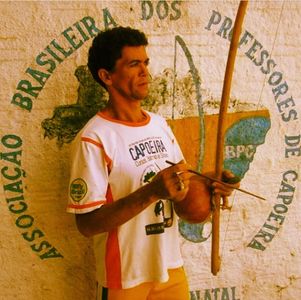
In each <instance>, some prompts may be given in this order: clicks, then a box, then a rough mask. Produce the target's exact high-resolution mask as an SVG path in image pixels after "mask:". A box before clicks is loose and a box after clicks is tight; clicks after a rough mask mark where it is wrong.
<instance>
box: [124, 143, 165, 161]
mask: <svg viewBox="0 0 301 300" xmlns="http://www.w3.org/2000/svg"><path fill="white" fill-rule="evenodd" d="M129 152H130V154H131V157H132V159H133V160H134V161H136V160H137V159H140V158H142V157H145V156H146V155H151V154H156V153H162V152H167V150H166V148H165V146H164V144H163V142H162V140H158V139H156V140H147V141H145V142H143V143H139V144H137V145H134V146H133V147H130V148H129Z"/></svg>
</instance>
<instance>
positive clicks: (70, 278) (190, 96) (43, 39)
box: [0, 0, 301, 300]
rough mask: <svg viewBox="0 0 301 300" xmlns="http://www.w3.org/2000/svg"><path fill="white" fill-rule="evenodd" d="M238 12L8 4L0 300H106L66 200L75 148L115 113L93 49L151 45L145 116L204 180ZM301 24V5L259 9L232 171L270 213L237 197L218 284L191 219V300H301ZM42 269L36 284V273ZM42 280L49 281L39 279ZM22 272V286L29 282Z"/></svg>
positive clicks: (244, 66) (249, 33) (242, 54)
mask: <svg viewBox="0 0 301 300" xmlns="http://www.w3.org/2000/svg"><path fill="white" fill-rule="evenodd" d="M237 4H238V2H235V1H234V2H229V1H223V2H221V1H217V2H212V1H209V2H205V1H150V0H149V1H114V2H110V1H97V2H89V3H85V2H76V1H74V2H64V1H63V2H62V3H58V2H43V3H41V2H28V3H22V2H18V3H17V4H13V3H12V2H9V1H7V2H3V3H1V4H0V7H1V8H2V10H1V12H0V13H1V15H2V17H3V20H4V21H5V22H6V24H12V23H14V27H12V26H9V25H5V26H4V27H3V29H1V31H2V30H3V32H1V34H2V36H3V37H4V38H1V39H0V45H1V44H2V46H1V47H0V51H1V53H2V63H1V71H2V72H0V76H1V81H2V82H3V83H4V85H3V90H2V92H1V93H0V95H1V104H2V107H3V110H2V111H1V112H0V114H1V116H0V117H1V118H0V119H1V136H0V141H1V143H0V154H1V155H0V158H1V160H0V164H1V165H0V168H1V186H2V191H1V194H0V195H1V201H0V204H1V206H0V209H1V213H2V215H3V222H2V225H0V228H1V234H2V236H3V241H2V242H0V250H1V252H3V255H4V256H3V258H1V259H0V262H1V265H2V266H3V271H5V272H4V273H3V279H2V281H1V280H0V299H2V298H1V297H5V299H55V298H56V299H94V297H95V282H94V281H93V278H94V267H93V264H94V258H93V251H92V244H91V240H89V239H86V238H83V237H82V236H81V235H80V234H79V233H78V231H77V229H76V226H75V224H74V219H73V216H70V215H67V214H66V213H65V206H66V201H65V200H64V199H66V194H67V191H66V189H67V182H68V173H69V169H68V168H69V160H68V159H69V150H70V143H71V142H72V141H73V139H74V137H75V135H76V134H77V132H78V131H79V130H80V129H81V128H82V127H83V126H84V124H85V123H86V122H87V121H88V120H89V119H90V118H91V116H93V115H94V114H95V113H96V112H97V111H98V110H99V109H101V108H103V107H104V106H105V105H106V101H107V94H106V92H105V91H104V89H103V88H101V87H100V86H99V85H98V84H96V83H95V82H94V80H93V78H92V76H91V75H90V73H89V71H88V69H87V66H86V57H87V50H88V48H89V45H90V43H91V40H92V39H93V37H94V36H96V34H97V33H98V32H99V31H100V30H102V29H104V28H109V27H113V26H117V25H129V26H134V27H138V28H140V29H142V30H144V31H145V32H146V33H147V35H148V36H149V55H150V58H151V66H150V68H151V72H152V84H151V90H150V94H149V96H148V98H147V99H145V101H144V103H143V106H144V108H145V109H146V110H149V111H153V112H156V113H159V114H161V115H163V116H164V117H166V119H167V120H168V122H169V124H170V126H171V128H172V129H173V131H174V133H175V135H176V136H177V138H178V140H179V143H180V145H181V148H182V150H183V153H184V155H185V157H186V159H187V161H188V162H189V163H190V164H191V165H192V166H193V167H194V168H195V169H196V170H198V171H202V172H206V171H208V170H210V169H212V168H213V166H214V157H215V153H214V151H215V150H214V149H215V148H216V138H215V137H216V130H217V129H216V128H217V119H218V115H217V114H218V108H219V102H220V94H221V88H222V82H223V73H224V67H225V61H226V56H227V53H228V47H229V40H230V38H231V33H232V29H233V20H234V18H235V12H236V9H237ZM14 6H15V7H14ZM70 12H72V13H70ZM300 15H301V5H300V3H296V2H294V3H292V2H290V3H284V2H274V1H271V2H264V3H263V2H257V1H254V2H252V3H250V4H249V8H248V12H247V16H246V21H245V24H244V28H243V31H242V34H241V38H240V47H239V54H238V58H237V62H236V70H235V74H234V77H235V78H234V82H233V92H232V96H231V99H230V100H231V101H230V105H229V114H228V118H227V133H226V139H225V160H224V167H225V168H228V169H230V170H232V171H233V172H234V173H235V174H236V175H237V176H238V177H240V178H241V180H242V186H243V187H247V189H248V190H251V191H254V192H256V193H258V194H261V195H263V196H264V197H265V198H266V199H267V200H266V201H260V200H257V199H254V198H252V197H251V196H247V195H244V194H241V193H239V192H237V193H235V195H234V196H233V197H231V202H232V203H231V205H232V210H231V211H229V212H228V211H227V212H223V213H222V217H221V224H222V228H221V236H222V238H223V241H222V249H221V251H222V270H221V272H220V273H219V274H218V275H217V276H213V275H211V273H210V266H209V265H210V238H211V223H210V221H209V222H207V223H204V224H188V223H186V222H184V221H183V220H180V222H179V234H180V235H181V237H182V239H181V246H182V252H183V256H184V259H185V268H186V270H187V274H188V278H189V283H190V289H191V292H190V293H191V299H193V300H196V299H206V300H209V299H210V300H211V299H224V300H225V299H232V300H234V299H235V300H242V299H247V300H248V299H298V298H300V297H301V292H300V291H301V282H300V279H299V278H301V268H300V265H301V264H300V263H301V261H300V247H301V246H300V245H301V244H300V242H299V241H298V240H299V239H298V234H299V232H300V229H301V222H300V221H299V220H300V217H299V208H300V204H299V201H298V200H299V199H300V191H299V190H300V188H299V187H300V175H299V173H300V165H301V164H300V156H301V133H300V123H299V115H300V109H301V107H300V105H299V103H298V100H297V99H299V98H300V89H299V88H298V86H300V79H299V78H301V77H300V74H299V73H300V68H299V67H300V62H299V61H301V60H300V47H301V45H300V42H298V39H297V38H296V37H297V36H298V34H299V31H298V25H297V22H294V21H293V22H292V24H291V26H287V22H288V20H298V18H299V17H300ZM125 16H126V17H125ZM275 16H277V18H276V17H275ZM286 26H287V27H286ZM28 35H30V36H31V39H30V40H28V39H27V37H28ZM299 40H300V39H299ZM23 57H24V58H23ZM14 62H16V63H15V65H14ZM7 228H8V229H7ZM9 241H13V247H9V246H8V244H9ZM31 268H32V273H31V272H28V271H27V272H26V270H29V269H31ZM18 270H19V271H18ZM37 270H39V271H40V272H41V274H44V275H45V276H36V275H33V272H34V271H37ZM20 272H21V273H20ZM18 273H20V274H25V275H24V278H23V280H22V279H21V277H18V276H19V275H17V274H18ZM46 274H47V276H46ZM275 274H277V276H276V277H275ZM10 277H11V278H12V277H14V278H16V280H17V282H18V286H19V288H20V289H16V288H15V287H14V285H13V284H12V283H10V281H9V278H10ZM75 286H76V287H77V288H78V289H77V291H76V292H75V291H74V287H75ZM54 287H55V288H54ZM259 287H260V289H259ZM20 290H21V291H22V292H20ZM3 299H4V298H3Z"/></svg>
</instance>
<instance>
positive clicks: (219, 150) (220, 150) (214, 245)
mask: <svg viewBox="0 0 301 300" xmlns="http://www.w3.org/2000/svg"><path fill="white" fill-rule="evenodd" d="M247 4H248V1H240V3H239V7H238V11H237V15H236V18H235V23H234V27H233V33H232V39H231V43H230V49H229V54H228V60H227V66H226V71H225V77H224V85H223V91H222V98H221V104H220V110H219V119H218V129H217V146H216V160H215V177H216V178H217V179H219V180H221V179H222V171H223V164H224V137H225V131H226V128H225V127H226V114H227V108H228V103H229V97H230V90H231V83H232V75H233V71H234V63H235V58H236V53H237V48H238V44H239V37H240V33H241V27H242V23H243V19H244V15H245V12H246V8H247ZM221 200H222V199H221V196H220V195H219V194H214V195H212V240H211V273H212V274H213V275H216V274H217V273H218V271H219V270H220V263H221V261H220V255H219V248H220V246H219V244H220V243H219V240H220V206H221ZM224 204H225V203H223V205H224Z"/></svg>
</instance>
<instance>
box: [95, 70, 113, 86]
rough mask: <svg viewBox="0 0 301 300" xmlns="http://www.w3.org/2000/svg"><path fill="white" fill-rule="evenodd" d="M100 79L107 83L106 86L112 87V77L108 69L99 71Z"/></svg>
mask: <svg viewBox="0 0 301 300" xmlns="http://www.w3.org/2000/svg"><path fill="white" fill-rule="evenodd" d="M98 77H99V78H100V79H101V80H102V81H103V82H104V83H105V85H111V75H110V72H109V71H107V70H106V69H99V70H98Z"/></svg>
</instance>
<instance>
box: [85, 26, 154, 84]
mask: <svg viewBox="0 0 301 300" xmlns="http://www.w3.org/2000/svg"><path fill="white" fill-rule="evenodd" d="M147 45H148V41H147V37H146V36H145V34H144V33H143V32H141V31H139V30H137V29H133V28H130V27H121V26H119V27H115V28H112V29H108V30H104V31H101V32H100V33H98V35H97V36H96V37H95V38H94V39H93V42H92V46H91V47H90V49H89V54H88V68H89V70H90V72H91V74H92V76H93V78H94V79H95V80H96V81H97V82H98V83H100V84H101V85H102V86H103V87H104V88H106V86H105V84H104V82H103V81H102V80H100V78H99V76H98V70H99V69H105V70H107V71H113V70H114V67H115V64H116V61H117V60H118V59H119V58H120V57H121V54H122V53H121V52H122V49H123V47H125V46H134V47H135V46H147Z"/></svg>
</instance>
